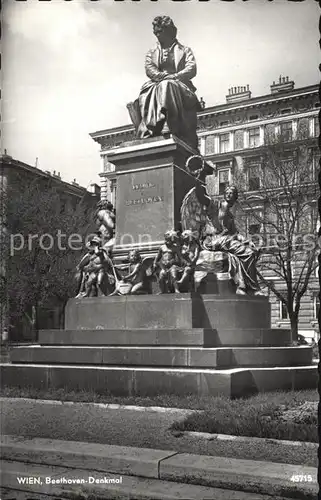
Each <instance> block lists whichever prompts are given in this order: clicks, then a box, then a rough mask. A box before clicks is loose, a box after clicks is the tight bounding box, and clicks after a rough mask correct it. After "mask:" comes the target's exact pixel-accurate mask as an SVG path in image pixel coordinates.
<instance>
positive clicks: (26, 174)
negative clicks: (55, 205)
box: [0, 151, 100, 340]
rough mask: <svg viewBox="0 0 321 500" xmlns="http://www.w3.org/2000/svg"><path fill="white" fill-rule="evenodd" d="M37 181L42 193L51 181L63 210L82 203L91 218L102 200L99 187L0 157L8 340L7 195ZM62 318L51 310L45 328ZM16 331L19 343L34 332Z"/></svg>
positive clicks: (0, 304)
mask: <svg viewBox="0 0 321 500" xmlns="http://www.w3.org/2000/svg"><path fill="white" fill-rule="evenodd" d="M34 181H36V182H37V183H39V186H40V187H41V189H46V188H47V186H48V181H50V185H51V186H54V188H55V190H56V192H57V193H58V194H59V203H60V207H63V208H62V209H63V210H67V209H68V208H72V209H75V208H76V206H77V204H78V203H79V202H80V200H82V202H83V203H84V205H85V206H86V209H87V207H88V217H90V215H91V211H92V209H93V208H94V206H95V205H96V203H97V201H98V200H99V198H100V187H99V186H98V185H97V184H92V186H91V189H90V190H87V189H86V188H84V187H81V186H79V184H78V183H77V182H76V180H74V181H73V182H72V183H69V182H66V181H64V180H62V179H61V176H60V173H59V172H57V173H56V172H55V171H54V172H53V173H50V172H49V171H43V170H41V169H39V168H37V167H36V166H31V165H28V164H26V163H23V162H21V161H18V160H16V159H14V158H12V157H11V156H9V155H8V154H7V153H6V151H5V154H4V155H2V156H1V157H0V333H1V335H2V338H5V337H6V336H7V331H8V329H9V325H10V322H11V320H10V311H9V305H8V304H9V302H8V295H7V293H6V275H7V267H8V266H7V264H8V258H9V249H8V237H7V236H8V235H7V226H8V225H10V221H9V220H8V210H7V201H6V199H7V197H6V194H7V193H10V195H12V192H15V193H19V190H21V191H24V190H28V189H29V186H30V184H31V183H32V182H34ZM14 184H16V186H18V189H17V190H12V189H10V186H13V185H14ZM35 203H37V200H35ZM26 222H27V221H26ZM28 222H30V221H28ZM43 312H44V311H43ZM58 316H59V311H58V309H57V308H50V309H49V310H48V311H45V314H43V318H44V320H45V323H44V324H43V325H42V326H43V327H46V326H48V327H54V326H56V327H57V326H58V325H57V318H58ZM13 326H14V325H13ZM15 329H16V330H19V331H18V334H19V335H18V337H17V334H14V335H13V336H14V338H15V340H23V339H24V338H28V337H29V336H30V331H29V332H28V327H27V325H25V324H24V323H23V322H20V324H19V327H16V328H15Z"/></svg>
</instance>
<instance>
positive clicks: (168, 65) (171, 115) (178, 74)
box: [137, 40, 200, 149]
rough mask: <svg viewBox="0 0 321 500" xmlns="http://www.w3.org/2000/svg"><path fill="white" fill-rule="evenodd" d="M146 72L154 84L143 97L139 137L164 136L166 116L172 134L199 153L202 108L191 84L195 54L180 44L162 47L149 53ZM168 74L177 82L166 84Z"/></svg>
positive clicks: (141, 95) (148, 86)
mask: <svg viewBox="0 0 321 500" xmlns="http://www.w3.org/2000/svg"><path fill="white" fill-rule="evenodd" d="M145 70H146V75H147V76H148V77H149V78H150V80H149V81H148V82H146V83H145V84H144V85H143V87H142V89H141V92H140V95H139V109H140V114H141V122H140V125H139V127H138V131H137V135H138V137H139V138H146V137H153V136H157V135H160V134H161V132H162V128H163V125H164V123H165V116H166V122H167V125H168V128H169V131H170V133H171V134H173V135H175V136H177V137H178V138H180V139H182V140H184V141H185V142H187V143H188V144H189V145H190V146H192V147H193V148H194V149H197V146H198V139H197V135H196V125H197V115H196V113H197V111H198V110H200V104H199V101H198V99H197V97H196V95H195V90H196V89H195V87H194V85H193V84H192V82H191V79H192V78H193V77H194V76H195V75H196V62H195V58H194V55H193V52H192V51H191V49H190V48H188V47H184V46H183V45H181V44H180V43H179V42H178V41H177V40H175V42H174V43H173V45H172V46H171V47H170V48H169V49H162V48H161V47H160V46H158V47H157V48H156V49H152V50H150V51H149V52H148V53H147V55H146V60H145ZM164 72H167V73H169V74H171V75H173V78H171V79H166V80H162V77H163V76H164ZM164 115H165V116H164Z"/></svg>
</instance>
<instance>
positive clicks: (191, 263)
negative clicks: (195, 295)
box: [178, 229, 201, 290]
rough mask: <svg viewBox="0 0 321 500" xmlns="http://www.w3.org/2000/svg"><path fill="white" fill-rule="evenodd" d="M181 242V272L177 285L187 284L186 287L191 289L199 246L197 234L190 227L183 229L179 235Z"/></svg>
mask: <svg viewBox="0 0 321 500" xmlns="http://www.w3.org/2000/svg"><path fill="white" fill-rule="evenodd" d="M181 242H182V245H181V257H182V265H183V274H182V277H181V279H180V280H179V281H178V285H179V286H181V285H183V286H184V285H187V286H188V288H190V289H191V290H193V289H194V272H195V267H196V262H197V261H198V258H199V255H200V250H201V248H200V244H199V242H198V238H197V236H196V235H195V233H193V231H191V230H190V229H186V230H185V231H183V233H182V235H181Z"/></svg>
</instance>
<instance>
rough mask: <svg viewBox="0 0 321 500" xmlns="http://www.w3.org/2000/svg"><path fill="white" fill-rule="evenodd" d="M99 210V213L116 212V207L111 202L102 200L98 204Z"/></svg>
mask: <svg viewBox="0 0 321 500" xmlns="http://www.w3.org/2000/svg"><path fill="white" fill-rule="evenodd" d="M97 210H98V211H99V210H110V211H113V210H114V205H113V204H112V203H111V201H109V200H100V201H99V202H98V203H97Z"/></svg>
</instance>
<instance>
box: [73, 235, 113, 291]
mask: <svg viewBox="0 0 321 500" xmlns="http://www.w3.org/2000/svg"><path fill="white" fill-rule="evenodd" d="M87 249H88V252H87V253H86V255H84V257H83V258H82V259H81V261H80V262H79V264H78V266H77V274H78V283H79V288H78V294H77V296H76V298H81V297H96V296H98V295H105V292H104V290H103V281H104V278H107V281H108V284H113V283H114V282H115V280H114V277H113V276H112V275H111V274H110V273H109V272H108V271H110V269H111V266H112V261H111V258H110V256H109V254H108V251H107V250H105V249H104V248H102V247H101V240H100V238H98V236H94V237H93V238H92V240H91V241H90V242H89V243H87Z"/></svg>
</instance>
